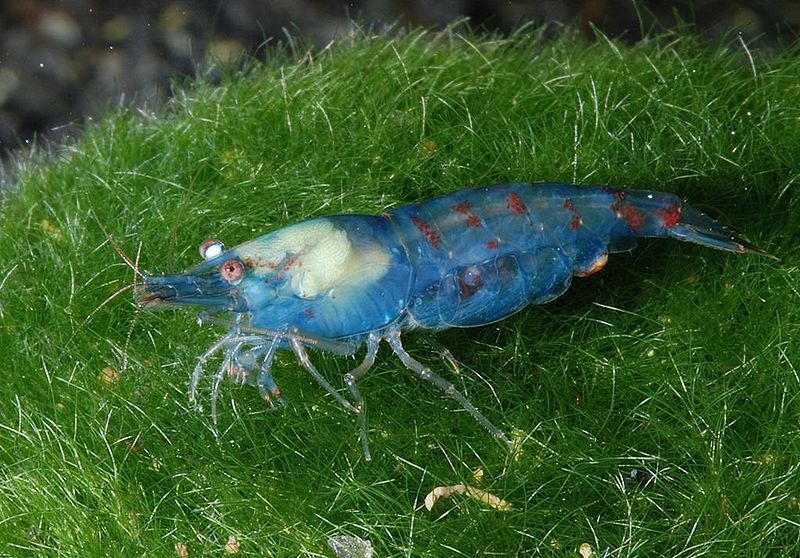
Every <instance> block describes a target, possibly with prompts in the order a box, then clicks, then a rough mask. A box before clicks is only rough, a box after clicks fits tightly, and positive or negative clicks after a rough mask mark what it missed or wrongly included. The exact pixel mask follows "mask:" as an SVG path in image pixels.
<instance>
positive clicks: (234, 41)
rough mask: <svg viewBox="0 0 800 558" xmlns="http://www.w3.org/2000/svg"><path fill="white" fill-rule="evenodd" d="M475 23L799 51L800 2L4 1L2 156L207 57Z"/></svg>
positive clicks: (134, 99) (140, 101)
mask: <svg viewBox="0 0 800 558" xmlns="http://www.w3.org/2000/svg"><path fill="white" fill-rule="evenodd" d="M459 17H468V18H469V20H470V22H471V25H472V26H474V27H476V28H478V29H485V30H492V31H499V32H501V33H507V32H509V31H511V30H513V29H515V28H517V27H519V26H520V25H521V24H524V23H528V22H534V23H538V24H546V25H547V26H548V31H551V32H553V33H555V34H557V33H558V29H560V28H562V27H563V26H564V25H570V26H574V27H577V28H578V29H580V31H581V33H582V34H583V35H584V36H585V37H586V40H593V36H594V35H593V31H592V28H591V27H592V25H596V26H597V27H598V28H600V29H601V30H602V31H603V32H604V33H606V34H607V35H610V36H612V37H616V38H620V39H621V40H623V41H627V42H635V41H637V40H639V39H640V38H641V36H642V32H643V31H645V32H647V31H648V30H650V29H655V30H656V31H663V30H665V29H669V28H671V27H674V26H675V25H676V23H677V22H678V21H679V20H683V21H686V22H692V23H693V24H694V25H695V26H696V29H697V30H698V31H699V32H701V33H702V34H704V35H707V36H708V37H709V38H710V39H715V38H719V37H724V36H726V35H727V36H730V37H731V38H732V39H734V38H736V39H737V40H738V37H737V35H736V33H741V34H742V36H743V37H744V39H745V40H747V41H748V46H749V47H751V48H760V49H762V50H765V51H768V52H771V51H775V50H778V49H781V48H784V47H785V46H787V45H791V44H793V43H795V42H796V36H797V30H799V29H800V0H793V1H789V0H775V1H769V0H761V1H755V0H750V1H739V2H735V1H721V0H695V1H694V2H657V1H653V0H649V1H648V0H640V1H638V2H636V3H634V2H632V1H631V0H541V1H522V0H511V1H508V0H506V1H492V0H439V1H436V0H434V1H431V0H375V1H368V0H362V1H354V2H343V1H337V0H184V1H182V2H178V1H175V2H169V1H156V0H127V1H126V0H105V1H103V0H3V1H2V2H1V3H0V157H5V156H7V155H8V153H9V151H13V150H14V149H17V148H19V147H20V146H25V145H28V144H30V143H31V141H32V140H33V138H38V140H37V141H39V142H41V141H42V138H44V139H45V140H46V141H51V142H52V141H59V140H60V139H62V138H64V137H68V136H69V135H71V134H74V133H75V131H76V129H77V126H76V125H79V124H80V123H81V122H83V121H84V120H85V119H87V118H93V117H97V116H99V115H101V114H102V113H103V112H104V111H106V110H107V109H108V108H109V106H111V105H113V104H117V103H123V104H133V105H135V106H147V107H149V108H151V109H155V108H158V107H159V106H160V105H161V104H162V103H163V102H164V101H165V99H167V98H168V96H169V94H170V88H171V77H172V76H175V75H194V74H195V73H196V72H198V71H203V68H205V67H207V65H208V60H209V59H210V58H215V57H216V58H222V59H225V58H226V57H229V56H232V55H236V54H239V53H242V52H248V53H258V52H259V49H265V48H266V49H268V48H270V45H274V44H277V43H278V42H281V41H285V40H286V37H287V33H290V34H292V35H299V36H301V37H303V38H304V39H305V40H306V41H307V42H310V43H313V44H315V45H317V46H319V47H322V46H325V45H326V44H328V43H329V42H330V41H335V40H336V39H337V38H338V37H342V36H343V35H346V34H347V33H348V31H349V29H350V28H351V21H352V20H356V21H359V22H361V24H362V25H364V26H368V27H370V28H372V29H374V30H376V31H380V30H381V29H386V28H387V27H389V26H391V25H392V24H400V25H403V26H423V27H426V28H432V29H436V28H441V27H442V26H444V25H446V24H447V23H448V22H451V21H453V20H455V19H457V18H459Z"/></svg>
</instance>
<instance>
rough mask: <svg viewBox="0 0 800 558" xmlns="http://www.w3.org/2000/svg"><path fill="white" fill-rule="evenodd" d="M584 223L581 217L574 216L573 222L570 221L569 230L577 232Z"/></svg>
mask: <svg viewBox="0 0 800 558" xmlns="http://www.w3.org/2000/svg"><path fill="white" fill-rule="evenodd" d="M582 223H583V220H582V219H581V218H580V217H579V216H577V215H573V216H572V221H570V223H569V228H570V229H571V230H573V231H577V230H578V229H579V228H580V226H581V224H582Z"/></svg>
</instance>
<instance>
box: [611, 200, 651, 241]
mask: <svg viewBox="0 0 800 558" xmlns="http://www.w3.org/2000/svg"><path fill="white" fill-rule="evenodd" d="M611 209H613V210H614V211H615V212H616V213H617V217H620V218H621V219H622V220H623V221H625V223H626V224H627V225H628V227H629V228H630V229H631V232H632V233H634V234H635V233H638V232H639V231H641V230H642V227H643V226H644V224H645V221H646V219H645V216H644V215H642V214H641V213H640V212H639V210H638V209H636V208H635V207H633V206H632V205H627V204H623V205H620V204H617V203H613V204H611Z"/></svg>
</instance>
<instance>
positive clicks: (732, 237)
mask: <svg viewBox="0 0 800 558" xmlns="http://www.w3.org/2000/svg"><path fill="white" fill-rule="evenodd" d="M637 237H672V238H676V239H678V240H684V241H688V242H693V243H696V244H701V245H703V246H708V247H711V248H718V249H721V250H729V251H732V252H740V253H754V254H765V253H764V252H763V251H762V250H760V249H759V248H756V247H755V246H753V245H752V244H750V243H749V242H748V241H747V240H745V239H744V238H743V237H742V236H741V235H739V234H737V233H736V232H734V231H732V230H731V229H729V228H727V227H725V226H724V225H721V224H718V223H717V222H715V221H714V220H712V219H711V218H710V217H708V216H707V215H705V214H703V213H701V212H700V211H698V210H696V209H694V208H692V207H690V206H688V205H686V204H684V203H683V202H682V201H681V200H680V199H679V198H677V197H676V196H674V195H672V194H669V193H661V192H650V191H643V190H613V189H611V188H608V187H603V186H573V185H568V184H534V185H532V184H498V185H494V186H487V187H484V188H478V189H470V190H460V191H457V192H453V193H451V194H447V195H445V196H441V197H438V198H434V199H431V200H429V201H426V202H424V203H420V204H412V205H407V206H404V207H400V208H397V209H393V210H391V211H388V212H386V213H384V214H382V215H332V216H328V217H320V218H315V219H309V220H306V221H302V222H299V223H296V224H294V225H290V226H287V227H284V228H282V229H278V230H276V231H273V232H271V233H267V234H265V235H263V236H260V237H258V238H256V239H253V240H250V241H248V242H245V243H244V244H241V245H239V246H237V247H235V248H231V249H227V250H226V249H225V248H224V247H223V246H222V244H221V243H220V242H219V241H216V240H209V241H206V242H204V243H203V245H202V246H201V248H200V252H201V255H202V256H203V259H204V261H203V262H201V263H199V264H198V265H196V266H194V267H192V268H191V269H189V270H187V271H186V272H184V273H181V274H179V275H168V276H162V277H152V276H150V277H145V278H144V279H143V282H142V283H141V284H140V285H138V286H137V289H136V296H137V299H138V303H139V305H140V306H141V307H143V308H146V309H151V308H157V307H161V306H165V305H168V306H187V305H188V306H196V307H199V308H201V309H202V311H201V312H200V315H199V318H200V321H201V323H202V322H207V323H217V324H221V325H227V327H228V330H227V333H225V334H224V335H223V336H222V337H221V338H220V339H219V340H218V341H217V342H216V343H214V344H213V345H212V346H211V347H210V348H209V349H208V350H207V351H206V352H205V353H203V354H202V355H201V356H200V357H199V359H198V362H197V366H196V367H195V370H194V373H193V374H192V378H191V382H190V385H189V398H190V400H191V401H192V402H195V401H196V391H197V386H198V382H199V381H200V379H201V377H202V375H203V372H204V370H205V368H206V365H207V363H208V361H209V359H211V358H212V357H213V356H214V354H215V353H221V355H222V363H221V365H220V366H219V368H218V370H217V373H216V374H215V376H214V379H213V381H212V393H211V405H212V416H213V417H214V420H216V400H217V397H218V395H219V390H220V383H221V381H222V380H223V378H224V377H225V376H226V375H227V376H230V377H231V378H232V379H234V380H236V381H239V382H243V383H244V382H246V383H252V384H255V385H256V386H258V388H259V390H260V393H261V396H262V397H263V398H264V399H265V400H266V401H267V402H269V403H270V404H271V405H273V406H274V405H275V404H276V403H278V404H284V398H283V395H282V393H281V390H280V389H279V388H278V386H277V384H276V383H275V381H274V379H273V376H272V362H273V358H274V356H275V353H276V351H279V350H291V351H292V352H293V353H294V354H295V355H296V357H297V359H298V361H299V362H300V364H301V365H302V366H303V367H304V368H305V369H306V370H307V371H308V372H309V373H310V374H311V375H312V376H313V377H314V378H315V379H316V380H317V381H318V382H319V383H320V384H321V385H322V386H323V387H324V388H325V390H327V391H328V393H330V394H331V396H333V397H334V398H335V399H336V400H337V401H338V402H339V403H340V404H341V405H342V406H344V407H345V408H346V409H347V410H349V411H350V412H352V413H354V414H355V415H357V416H358V417H359V422H360V438H361V443H362V446H363V450H364V455H365V457H366V458H367V459H369V457H370V454H369V446H368V442H367V433H366V424H365V419H364V406H363V400H362V397H361V394H360V392H359V389H358V387H357V384H358V380H359V378H360V377H361V376H363V375H364V374H365V373H366V372H367V371H368V370H369V369H370V367H371V366H372V365H373V363H374V362H375V357H376V355H377V352H378V346H379V344H380V342H381V341H386V342H387V343H388V345H389V347H390V348H391V350H392V351H393V352H394V354H395V355H397V357H398V358H399V359H400V361H401V362H402V363H403V365H404V366H405V367H406V368H408V369H409V370H411V371H412V372H413V373H414V374H416V375H417V376H419V377H420V378H422V379H424V380H427V381H429V382H431V383H433V384H434V385H436V386H437V387H438V388H440V389H441V390H442V391H444V392H445V393H446V394H447V395H448V396H450V397H452V398H453V399H455V400H456V401H457V402H458V403H459V404H460V405H461V406H462V407H463V408H464V409H465V410H466V411H467V412H469V413H470V414H471V415H472V416H473V417H474V418H475V419H476V420H477V421H478V422H479V423H480V424H481V425H483V426H484V427H485V428H486V429H487V430H488V431H489V432H491V433H492V434H493V435H494V436H495V437H497V438H498V439H500V440H501V441H503V442H505V443H506V444H510V441H509V439H508V437H507V436H506V435H505V434H504V433H503V431H502V430H501V429H499V428H497V427H496V426H494V425H493V424H492V423H491V422H490V421H489V420H488V419H487V418H486V417H485V416H484V415H483V414H481V412H480V411H478V409H477V408H475V407H474V406H473V405H472V404H471V403H470V402H469V401H468V400H467V399H466V397H464V395H462V394H461V393H460V392H459V391H458V390H457V389H456V388H455V387H454V386H453V385H452V384H451V383H450V382H448V381H447V380H445V379H444V378H443V377H442V376H439V375H438V374H436V373H435V372H433V371H432V370H431V369H430V368H429V367H427V366H426V365H424V364H422V363H421V362H419V361H418V360H416V359H415V358H413V357H412V356H411V355H409V354H408V352H406V350H405V348H404V347H403V344H402V343H401V340H400V337H401V334H402V333H403V332H405V331H410V330H415V329H426V330H433V331H436V330H441V329H445V328H451V327H473V326H480V325H485V324H489V323H492V322H495V321H497V320H501V319H503V318H506V317H507V316H510V315H511V314H514V313H515V312H517V311H519V310H520V309H522V308H524V307H525V306H527V305H528V304H544V303H546V302H549V301H551V300H553V299H555V298H557V297H559V296H560V295H561V294H563V293H564V292H565V291H566V290H567V289H568V288H569V285H570V283H571V281H572V278H573V276H578V277H583V276H586V275H589V274H591V273H595V272H596V271H599V270H600V269H602V268H603V266H604V265H605V264H606V261H607V260H608V255H609V254H611V253H615V252H622V251H627V250H631V249H632V248H633V247H634V245H635V239H636V238H637ZM362 345H366V355H365V356H364V360H363V361H362V362H361V363H360V364H359V365H358V366H356V367H355V368H354V369H352V370H351V371H350V372H348V373H347V374H345V376H344V384H345V386H346V388H347V391H346V392H340V391H339V390H337V389H336V388H335V387H334V386H333V385H331V384H330V383H329V382H328V381H327V380H326V379H325V378H324V377H323V376H322V375H321V374H320V373H319V372H318V371H317V369H316V368H315V366H314V364H313V363H312V362H311V360H310V359H309V356H308V353H307V352H306V349H307V348H309V347H310V348H316V349H320V350H328V351H334V352H337V353H341V354H355V353H356V352H357V351H358V350H359V349H360V348H361V346H362ZM345 395H348V397H345Z"/></svg>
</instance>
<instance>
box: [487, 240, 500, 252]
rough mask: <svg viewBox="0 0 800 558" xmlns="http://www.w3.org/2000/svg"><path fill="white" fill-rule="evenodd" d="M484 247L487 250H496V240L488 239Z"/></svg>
mask: <svg viewBox="0 0 800 558" xmlns="http://www.w3.org/2000/svg"><path fill="white" fill-rule="evenodd" d="M486 247H487V248H488V249H489V250H496V249H497V242H495V241H494V240H490V241H489V242H487V243H486Z"/></svg>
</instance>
